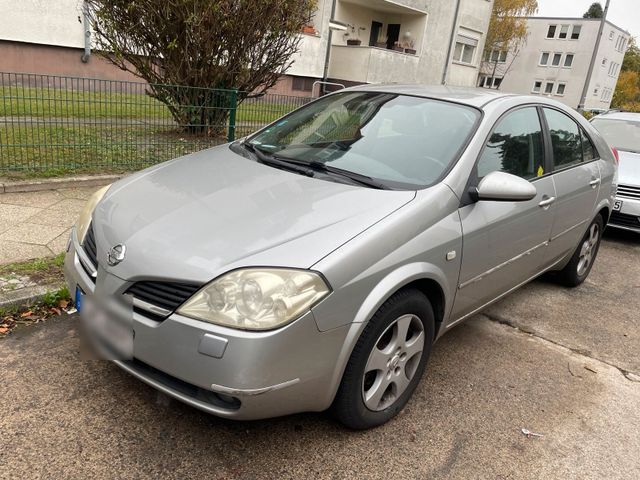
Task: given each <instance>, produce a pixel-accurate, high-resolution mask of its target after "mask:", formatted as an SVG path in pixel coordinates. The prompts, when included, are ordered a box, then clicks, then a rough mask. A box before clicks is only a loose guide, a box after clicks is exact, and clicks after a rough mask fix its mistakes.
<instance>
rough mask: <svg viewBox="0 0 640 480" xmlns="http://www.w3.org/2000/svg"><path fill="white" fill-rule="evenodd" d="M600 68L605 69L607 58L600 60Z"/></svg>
mask: <svg viewBox="0 0 640 480" xmlns="http://www.w3.org/2000/svg"><path fill="white" fill-rule="evenodd" d="M602 66H603V67H606V66H607V57H605V58H603V59H602Z"/></svg>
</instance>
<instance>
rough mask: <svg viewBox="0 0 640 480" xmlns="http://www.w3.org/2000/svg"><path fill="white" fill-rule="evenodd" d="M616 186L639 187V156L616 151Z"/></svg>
mask: <svg viewBox="0 0 640 480" xmlns="http://www.w3.org/2000/svg"><path fill="white" fill-rule="evenodd" d="M618 156H619V157H620V163H619V165H618V184H620V185H634V186H639V187H640V154H639V153H633V152H625V151H622V150H618Z"/></svg>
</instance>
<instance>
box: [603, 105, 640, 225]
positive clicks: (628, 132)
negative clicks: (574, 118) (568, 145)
mask: <svg viewBox="0 0 640 480" xmlns="http://www.w3.org/2000/svg"><path fill="white" fill-rule="evenodd" d="M591 123H592V125H593V126H594V127H596V129H597V130H598V131H599V132H600V134H602V136H603V137H604V139H605V140H606V141H607V142H608V143H609V145H611V146H612V147H613V148H614V151H615V154H616V155H617V156H618V159H619V163H620V167H619V170H618V191H617V194H616V201H615V203H614V205H613V212H612V214H611V220H610V221H609V225H610V226H612V227H615V228H621V229H624V230H632V231H634V232H638V233H640V114H639V113H627V112H612V113H606V114H603V115H598V116H597V117H594V118H593V120H591Z"/></svg>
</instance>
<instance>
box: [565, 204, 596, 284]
mask: <svg viewBox="0 0 640 480" xmlns="http://www.w3.org/2000/svg"><path fill="white" fill-rule="evenodd" d="M603 227H604V222H603V221H602V216H601V215H598V216H596V218H595V219H594V220H593V222H591V225H589V228H588V229H587V232H586V233H585V234H584V236H583V237H582V239H581V240H580V243H579V244H578V247H577V248H576V251H575V252H574V253H573V256H572V257H571V260H569V263H568V264H567V265H566V266H565V267H564V268H563V269H562V270H560V271H559V272H558V274H557V275H556V279H557V281H558V282H559V283H560V284H562V285H564V286H566V287H577V286H578V285H580V284H581V283H582V282H584V281H585V280H586V279H587V277H588V276H589V272H591V268H592V267H593V263H594V262H595V260H596V256H597V255H598V250H599V249H600V241H601V240H602V232H603V230H604V228H603Z"/></svg>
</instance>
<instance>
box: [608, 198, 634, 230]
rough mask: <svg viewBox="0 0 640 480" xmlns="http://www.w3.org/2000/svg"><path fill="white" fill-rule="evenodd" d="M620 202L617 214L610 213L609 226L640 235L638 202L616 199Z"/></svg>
mask: <svg viewBox="0 0 640 480" xmlns="http://www.w3.org/2000/svg"><path fill="white" fill-rule="evenodd" d="M616 201H621V202H622V208H621V209H620V211H619V212H612V213H611V217H610V219H609V226H610V227H615V228H620V229H622V230H630V231H633V232H638V233H640V200H636V199H632V198H626V197H616Z"/></svg>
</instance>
